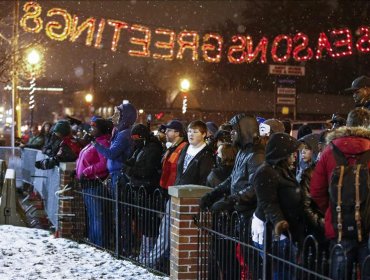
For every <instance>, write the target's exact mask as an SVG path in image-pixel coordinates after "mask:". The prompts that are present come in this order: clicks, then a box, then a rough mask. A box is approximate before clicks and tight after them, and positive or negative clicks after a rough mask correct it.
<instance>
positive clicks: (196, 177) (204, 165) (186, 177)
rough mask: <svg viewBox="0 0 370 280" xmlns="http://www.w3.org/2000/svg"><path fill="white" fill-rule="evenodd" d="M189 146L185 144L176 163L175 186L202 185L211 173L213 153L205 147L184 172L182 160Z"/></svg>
mask: <svg viewBox="0 0 370 280" xmlns="http://www.w3.org/2000/svg"><path fill="white" fill-rule="evenodd" d="M188 147H189V144H187V145H186V146H185V147H184V148H183V149H182V151H181V154H180V157H179V160H178V162H177V176H176V181H175V186H178V185H189V184H195V185H203V186H205V185H206V183H207V176H208V174H209V173H210V172H211V170H212V168H213V166H214V164H215V162H214V156H213V151H212V150H211V149H210V148H209V147H208V146H205V147H204V148H203V149H202V150H201V151H200V152H199V153H198V154H197V155H196V156H195V157H194V158H193V159H192V160H191V161H190V163H189V165H188V167H187V168H186V170H185V172H183V170H184V159H185V156H186V151H187V150H188Z"/></svg>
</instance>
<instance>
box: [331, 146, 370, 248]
mask: <svg viewBox="0 0 370 280" xmlns="http://www.w3.org/2000/svg"><path fill="white" fill-rule="evenodd" d="M331 146H332V150H333V154H334V158H335V161H336V164H337V166H336V167H335V169H334V172H333V174H332V177H331V181H330V185H329V196H330V202H331V211H332V225H333V227H334V229H335V231H336V233H337V237H338V242H340V241H341V240H342V238H348V239H357V240H358V241H359V242H361V241H363V239H364V238H363V236H364V232H367V231H368V230H369V221H368V220H369V218H370V213H368V212H369V209H368V208H369V207H370V201H369V200H370V199H369V194H370V192H369V168H368V163H369V161H370V150H367V151H365V152H364V153H361V154H357V155H352V157H353V158H355V159H356V161H355V164H348V161H347V158H346V157H345V156H344V154H343V153H342V152H341V151H340V150H339V149H338V147H337V146H335V145H334V144H333V143H332V142H331Z"/></svg>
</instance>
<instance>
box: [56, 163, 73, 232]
mask: <svg viewBox="0 0 370 280" xmlns="http://www.w3.org/2000/svg"><path fill="white" fill-rule="evenodd" d="M75 169H76V163H74V162H61V163H60V164H59V170H60V187H59V189H63V188H64V187H65V185H67V184H68V183H70V182H71V174H72V172H73V171H74V170H75ZM62 196H70V197H72V196H73V191H71V190H70V191H66V192H64V193H63V194H62ZM58 214H59V216H58V229H57V232H56V235H57V236H58V237H64V238H71V237H72V230H73V217H72V215H73V214H74V213H73V209H72V199H66V200H64V199H63V200H59V209H58Z"/></svg>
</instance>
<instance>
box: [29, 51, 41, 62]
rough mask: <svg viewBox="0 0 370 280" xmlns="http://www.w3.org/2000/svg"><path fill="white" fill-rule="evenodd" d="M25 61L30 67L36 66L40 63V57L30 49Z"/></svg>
mask: <svg viewBox="0 0 370 280" xmlns="http://www.w3.org/2000/svg"><path fill="white" fill-rule="evenodd" d="M27 61H28V63H29V64H31V65H36V64H38V63H39V62H40V61H41V55H40V53H39V52H38V50H36V49H31V50H30V51H29V53H28V55H27Z"/></svg>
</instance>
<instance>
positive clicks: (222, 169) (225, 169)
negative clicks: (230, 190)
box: [207, 165, 233, 188]
mask: <svg viewBox="0 0 370 280" xmlns="http://www.w3.org/2000/svg"><path fill="white" fill-rule="evenodd" d="M232 170H233V166H232V165H220V166H217V167H215V168H213V169H212V171H211V173H209V175H208V177H207V186H208V187H211V188H214V187H216V186H218V185H219V184H220V183H222V182H223V181H225V180H226V179H227V177H229V176H230V174H231V171H232Z"/></svg>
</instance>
